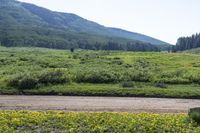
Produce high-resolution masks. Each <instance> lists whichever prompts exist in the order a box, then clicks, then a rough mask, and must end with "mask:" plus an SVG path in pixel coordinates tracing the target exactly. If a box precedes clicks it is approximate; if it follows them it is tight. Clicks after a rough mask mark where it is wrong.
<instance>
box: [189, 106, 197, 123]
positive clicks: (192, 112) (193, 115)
mask: <svg viewBox="0 0 200 133" xmlns="http://www.w3.org/2000/svg"><path fill="white" fill-rule="evenodd" d="M188 115H189V117H190V118H191V119H192V120H194V121H195V122H196V123H197V124H200V108H199V107H198V108H192V109H190V110H189V113H188Z"/></svg>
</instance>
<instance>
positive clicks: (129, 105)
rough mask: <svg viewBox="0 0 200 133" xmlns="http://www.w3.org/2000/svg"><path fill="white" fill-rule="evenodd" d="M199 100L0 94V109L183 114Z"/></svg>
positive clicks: (196, 104) (197, 104)
mask: <svg viewBox="0 0 200 133" xmlns="http://www.w3.org/2000/svg"><path fill="white" fill-rule="evenodd" d="M198 106H200V100H192V99H167V98H162V99H161V98H135V97H132V98H125V97H70V96H6V95H3V96H2V95H1V96H0V110H64V111H81V112H82V111H83V112H88V111H89V112H90V111H92V112H93V111H95V112H99V111H100V112H104V111H105V112H134V113H136V112H148V113H186V112H188V110H189V108H192V107H198Z"/></svg>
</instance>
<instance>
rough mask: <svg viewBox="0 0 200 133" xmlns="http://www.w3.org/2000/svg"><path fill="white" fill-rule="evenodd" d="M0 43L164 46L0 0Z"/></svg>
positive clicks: (115, 47)
mask: <svg viewBox="0 0 200 133" xmlns="http://www.w3.org/2000/svg"><path fill="white" fill-rule="evenodd" d="M0 34H1V36H0V42H1V45H6V46H39V47H50V48H70V47H74V48H86V49H111V50H130V51H152V50H153V51H154V50H155V51H157V47H156V46H159V47H162V46H163V47H164V46H166V45H168V44H167V43H165V42H163V41H160V40H157V39H154V38H151V37H148V36H146V35H142V34H139V33H133V32H129V31H125V30H122V29H117V28H109V27H105V26H102V25H100V24H97V23H95V22H92V21H88V20H86V19H84V18H82V17H79V16H77V15H75V14H71V13H60V12H53V11H51V10H48V9H45V8H42V7H38V6H36V5H33V4H28V3H22V2H18V1H15V0H0Z"/></svg>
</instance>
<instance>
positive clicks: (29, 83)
mask: <svg viewBox="0 0 200 133" xmlns="http://www.w3.org/2000/svg"><path fill="white" fill-rule="evenodd" d="M37 83H38V80H37V78H36V77H34V76H31V75H19V76H15V77H14V78H12V79H10V80H9V81H8V85H10V86H12V87H16V88H18V89H20V90H25V89H34V88H36V87H37Z"/></svg>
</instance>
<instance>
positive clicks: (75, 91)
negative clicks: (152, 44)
mask: <svg viewBox="0 0 200 133" xmlns="http://www.w3.org/2000/svg"><path fill="white" fill-rule="evenodd" d="M116 58H117V59H120V61H121V62H122V64H121V63H120V64H118V62H117V63H116V60H115V59H116ZM137 60H142V61H145V62H148V64H151V65H150V66H152V64H153V66H152V68H153V70H152V68H151V67H150V68H149V66H148V72H150V73H151V74H152V75H153V77H152V78H151V81H150V82H139V81H135V87H131V88H124V87H122V86H121V83H107V84H105V83H104V84H94V83H76V82H75V81H73V82H72V83H70V84H69V83H68V84H62V85H49V86H44V87H40V88H38V89H32V90H24V92H23V93H24V94H43V95H89V96H148V97H177V98H200V85H198V84H196V83H192V81H190V80H189V78H190V77H191V76H193V77H195V78H198V73H199V72H200V56H198V55H194V54H184V53H175V54H168V53H142V52H120V51H118V52H116V51H115V52H108V51H76V52H75V53H70V52H69V51H65V50H50V49H39V48H4V47H0V93H1V94H18V90H17V89H16V88H13V87H10V86H8V85H7V80H9V79H10V78H11V77H13V76H15V75H16V74H19V73H30V72H31V73H32V72H40V71H43V70H45V69H56V68H60V69H64V70H67V71H69V73H71V76H72V77H75V75H77V73H81V72H83V71H91V70H94V71H98V70H101V69H106V70H109V71H114V72H118V71H119V72H126V71H127V72H128V73H129V72H131V71H132V70H133V69H136V72H137V71H144V69H146V68H144V69H140V68H138V66H137V67H134V65H135V64H137V62H136V61H137ZM139 65H140V64H139ZM127 66H128V67H127ZM154 68H156V69H154ZM137 69H138V70H137ZM174 75H176V76H175V77H174ZM144 76H145V75H144ZM170 76H171V77H170ZM163 77H165V78H163ZM166 77H168V78H166ZM159 80H164V81H165V82H167V83H166V85H167V88H159V87H155V83H154V82H155V81H159ZM168 82H169V83H168ZM172 83H173V84H172Z"/></svg>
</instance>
